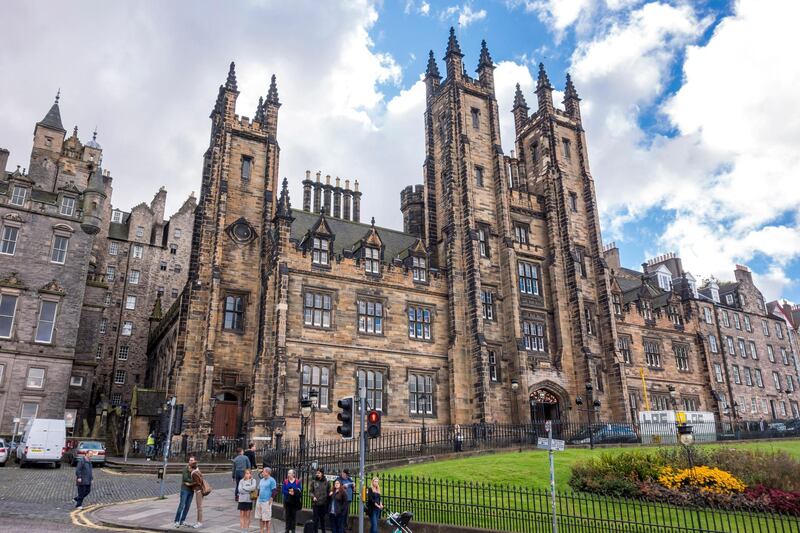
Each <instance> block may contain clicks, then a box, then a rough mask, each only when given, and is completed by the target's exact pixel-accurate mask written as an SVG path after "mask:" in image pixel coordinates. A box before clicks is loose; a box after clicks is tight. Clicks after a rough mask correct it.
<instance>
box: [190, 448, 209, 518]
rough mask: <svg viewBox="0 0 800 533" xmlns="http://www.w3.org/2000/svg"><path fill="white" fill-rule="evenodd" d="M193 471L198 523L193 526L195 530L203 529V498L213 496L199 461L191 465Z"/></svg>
mask: <svg viewBox="0 0 800 533" xmlns="http://www.w3.org/2000/svg"><path fill="white" fill-rule="evenodd" d="M189 467H190V468H193V469H192V483H193V488H194V501H195V507H197V522H195V524H194V525H193V526H192V527H193V528H194V529H200V528H201V527H203V498H204V497H205V496H208V495H209V494H211V486H210V485H209V484H208V482H207V481H206V480H205V478H203V473H202V472H200V466H199V465H198V463H197V461H195V462H194V463H189Z"/></svg>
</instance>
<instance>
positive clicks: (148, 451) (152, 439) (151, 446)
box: [144, 431, 156, 461]
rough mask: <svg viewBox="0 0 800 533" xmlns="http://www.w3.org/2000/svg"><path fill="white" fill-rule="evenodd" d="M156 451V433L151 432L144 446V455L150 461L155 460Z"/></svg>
mask: <svg viewBox="0 0 800 533" xmlns="http://www.w3.org/2000/svg"><path fill="white" fill-rule="evenodd" d="M155 451H156V432H155V431H151V432H150V434H149V435H147V443H146V444H145V446H144V455H145V457H147V460H148V461H151V460H152V459H153V454H154V453H155Z"/></svg>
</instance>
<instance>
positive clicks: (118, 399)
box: [109, 392, 122, 405]
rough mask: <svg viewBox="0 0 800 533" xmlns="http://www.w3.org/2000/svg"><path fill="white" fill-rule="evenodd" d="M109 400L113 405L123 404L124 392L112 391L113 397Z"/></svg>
mask: <svg viewBox="0 0 800 533" xmlns="http://www.w3.org/2000/svg"><path fill="white" fill-rule="evenodd" d="M109 402H111V405H121V404H122V393H121V392H112V393H111V397H110V398H109Z"/></svg>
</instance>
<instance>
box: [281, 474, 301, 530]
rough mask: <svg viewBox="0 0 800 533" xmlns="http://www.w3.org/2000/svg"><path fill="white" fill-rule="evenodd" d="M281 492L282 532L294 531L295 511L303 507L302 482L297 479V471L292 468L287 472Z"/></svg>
mask: <svg viewBox="0 0 800 533" xmlns="http://www.w3.org/2000/svg"><path fill="white" fill-rule="evenodd" d="M281 492H283V509H284V511H285V515H286V529H285V530H284V533H295V530H294V528H295V527H296V523H297V511H299V510H300V509H301V508H302V507H303V483H301V482H300V480H299V479H297V473H296V472H295V471H294V470H289V472H287V474H286V479H284V480H283V485H282V486H281Z"/></svg>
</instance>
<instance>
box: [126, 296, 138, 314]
mask: <svg viewBox="0 0 800 533" xmlns="http://www.w3.org/2000/svg"><path fill="white" fill-rule="evenodd" d="M125 310H126V311H135V310H136V295H135V294H127V295H125Z"/></svg>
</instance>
